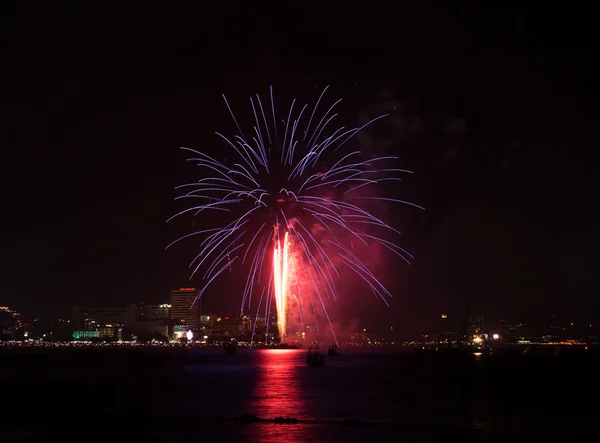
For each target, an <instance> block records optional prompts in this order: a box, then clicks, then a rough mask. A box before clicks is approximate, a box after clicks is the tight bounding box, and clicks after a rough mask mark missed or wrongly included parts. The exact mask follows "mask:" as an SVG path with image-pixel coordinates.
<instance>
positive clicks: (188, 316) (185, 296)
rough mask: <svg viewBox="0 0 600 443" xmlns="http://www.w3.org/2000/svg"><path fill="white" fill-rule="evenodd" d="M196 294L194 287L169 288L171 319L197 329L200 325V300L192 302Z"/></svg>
mask: <svg viewBox="0 0 600 443" xmlns="http://www.w3.org/2000/svg"><path fill="white" fill-rule="evenodd" d="M197 296H198V291H196V288H179V289H173V290H171V320H173V321H175V322H178V323H182V324H185V325H187V327H188V329H192V330H197V329H198V328H199V327H200V300H198V301H197V302H196V303H194V301H195V300H196V297H197Z"/></svg>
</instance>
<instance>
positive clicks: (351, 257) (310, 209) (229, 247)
mask: <svg viewBox="0 0 600 443" xmlns="http://www.w3.org/2000/svg"><path fill="white" fill-rule="evenodd" d="M326 91H327V88H325V89H324V90H323V91H322V93H321V95H320V96H319V99H318V100H317V102H316V104H315V105H314V107H312V108H309V107H308V106H307V105H304V106H303V107H302V108H300V107H298V106H296V100H293V101H292V104H291V106H290V108H289V110H287V112H286V114H285V116H286V118H285V119H283V120H281V121H278V119H277V117H276V115H277V113H276V110H275V100H274V96H273V90H272V88H270V94H269V98H268V100H266V101H263V100H262V99H261V97H260V96H259V95H256V96H255V97H253V98H251V99H250V105H251V108H252V112H253V117H254V124H253V127H252V131H251V132H250V133H248V134H246V133H245V132H244V131H243V130H242V127H241V126H240V124H239V123H238V120H237V119H236V117H235V115H234V113H233V111H232V109H231V107H230V106H229V103H228V102H227V99H226V98H225V96H223V99H224V102H225V105H226V106H227V109H228V110H229V113H230V114H231V116H232V118H233V121H234V122H235V125H236V127H237V131H238V133H237V134H235V135H233V136H231V137H227V136H225V135H223V134H221V133H218V132H217V133H216V135H217V136H218V137H219V138H220V139H221V141H222V142H223V145H224V146H225V147H227V150H228V151H229V152H230V153H232V154H233V158H231V157H228V156H226V155H223V156H222V157H217V156H215V155H207V154H206V153H204V152H201V151H199V150H195V149H190V148H187V147H183V148H181V149H182V150H184V151H187V152H188V153H189V154H190V157H189V158H188V161H190V162H195V163H196V165H197V166H198V167H199V168H200V169H201V171H202V176H201V178H200V179H199V180H198V181H196V182H193V183H186V184H183V185H181V186H178V187H177V188H176V189H178V190H181V191H183V194H182V195H180V196H178V197H177V198H176V200H184V201H186V202H189V203H190V204H188V205H187V206H186V207H185V209H183V210H182V211H180V212H178V213H176V214H175V215H173V216H172V217H171V218H170V219H169V220H167V221H170V220H172V219H174V218H176V217H180V216H183V215H186V214H193V215H194V217H196V216H204V215H207V214H211V215H212V214H215V215H216V217H211V219H210V220H214V221H213V227H212V228H206V229H202V230H197V231H194V232H191V233H188V234H186V235H184V236H183V237H180V238H178V239H177V240H175V241H174V242H172V243H171V244H170V245H168V246H167V248H169V247H171V246H172V245H173V244H175V243H177V242H179V241H181V240H184V239H188V238H193V237H198V238H200V244H199V253H198V254H197V255H196V257H195V258H194V259H193V260H192V262H191V263H190V266H189V267H190V270H191V275H190V279H191V278H192V277H194V276H197V275H199V276H200V278H201V279H202V282H203V283H202V288H201V290H200V291H199V292H198V295H197V299H199V298H200V297H202V295H203V294H204V293H205V291H206V290H207V288H208V287H209V286H210V285H211V284H212V283H213V282H214V281H215V279H217V278H218V277H219V275H221V274H223V273H224V272H225V271H226V270H230V269H231V267H232V265H233V264H234V263H238V262H239V264H242V265H243V267H245V273H244V275H245V285H244V289H243V293H242V304H241V310H242V311H243V310H244V309H245V308H246V309H250V306H251V304H252V298H253V295H254V296H255V298H258V297H256V296H257V295H258V294H260V297H259V301H258V307H257V312H259V311H260V312H263V311H262V310H264V313H265V318H266V319H268V318H269V312H270V311H271V308H272V301H273V300H274V301H275V305H276V306H275V308H276V311H277V324H278V332H279V336H280V338H281V340H284V339H285V337H286V334H287V325H286V323H287V316H288V306H289V305H290V304H291V303H292V302H293V303H294V304H295V305H297V306H298V311H299V312H298V315H299V318H300V323H301V324H302V328H303V330H304V321H303V319H302V317H303V312H304V313H305V316H306V313H311V312H312V313H313V314H314V318H315V321H316V318H317V313H316V311H317V309H318V310H320V312H321V313H322V314H323V316H324V317H325V318H326V320H327V322H328V323H329V326H330V327H331V321H330V319H329V316H328V313H327V309H326V303H327V301H328V300H329V299H335V298H336V286H335V284H336V280H337V279H338V278H339V276H340V272H342V269H343V268H346V269H348V270H350V271H352V273H354V274H356V275H357V276H359V277H360V278H361V279H362V280H363V281H364V282H365V284H366V285H367V287H368V288H370V290H371V291H372V292H373V294H375V296H376V297H378V298H380V299H381V300H383V301H384V302H385V303H386V304H388V299H389V298H391V297H392V295H391V294H390V292H389V291H388V289H387V288H386V287H385V286H384V285H383V284H382V283H381V282H380V281H379V280H378V278H377V277H376V276H375V274H374V272H372V270H370V269H369V268H368V267H367V266H366V265H365V264H364V263H363V262H362V261H361V259H360V258H359V257H358V256H357V254H356V253H355V251H354V246H353V244H354V243H356V242H359V243H362V244H364V245H369V244H371V243H378V244H380V245H381V246H383V247H384V248H386V249H388V250H389V251H391V252H392V253H394V254H396V255H398V256H399V257H401V258H402V259H403V260H404V261H406V262H407V263H410V260H411V259H412V258H413V257H412V256H411V255H410V254H409V253H408V252H407V251H405V250H404V249H403V248H401V247H400V246H398V245H397V244H396V243H395V242H394V241H391V240H388V239H387V238H384V237H389V236H388V235H384V234H383V232H384V231H387V232H388V233H389V234H392V235H398V234H399V232H398V231H397V230H396V229H395V228H393V227H392V226H390V225H389V224H388V223H387V222H386V221H384V220H382V218H380V217H377V216H375V215H373V213H372V211H369V210H368V209H367V206H365V203H366V202H368V201H369V200H382V201H386V202H395V203H401V204H408V205H411V206H415V207H417V208H421V207H420V206H417V205H415V204H413V203H410V202H407V201H404V200H398V199H395V198H390V197H385V196H378V195H375V194H373V193H369V189H371V188H373V186H374V185H376V184H378V183H381V182H384V181H398V180H400V177H399V175H400V174H402V173H411V172H410V171H408V170H405V169H398V168H392V167H389V166H386V165H388V164H389V163H390V162H393V161H395V160H397V158H396V157H390V156H384V157H375V156H372V155H370V154H369V153H368V152H362V151H360V150H354V151H352V150H351V151H348V150H347V149H346V148H347V145H348V141H349V140H350V139H351V138H352V137H353V136H355V135H356V134H357V133H359V132H360V131H361V130H362V129H364V128H365V127H367V126H368V125H371V124H373V123H374V122H376V121H378V120H380V119H382V118H384V117H386V116H387V114H384V115H381V116H378V117H377V118H375V119H373V120H370V121H369V122H367V123H366V124H364V125H362V126H360V127H356V128H351V129H346V128H344V127H335V126H334V120H335V118H336V116H337V113H335V109H336V106H337V105H338V104H339V103H340V102H341V99H340V100H337V101H336V102H335V103H333V104H332V105H331V106H329V107H328V108H325V107H324V109H326V111H325V112H324V113H323V114H321V117H320V118H319V117H317V115H319V112H320V109H319V108H320V105H321V102H322V100H323V97H324V95H325V92H326ZM225 158H229V159H228V160H225ZM421 209H423V208H421ZM208 221H209V219H208V218H207V217H204V218H203V224H205V223H206V222H208ZM372 227H377V229H376V232H375V233H374V232H372V231H373V229H369V228H372ZM271 248H272V251H273V252H272V255H271V254H270V253H269V252H268V251H269V250H270V249H271ZM270 256H271V257H272V262H271V263H269V257H270ZM269 265H270V269H269ZM255 324H256V323H255ZM316 327H317V330H318V324H316ZM267 328H268V320H267ZM331 332H332V333H333V337H334V340H335V332H334V331H333V327H331ZM267 335H268V332H267Z"/></svg>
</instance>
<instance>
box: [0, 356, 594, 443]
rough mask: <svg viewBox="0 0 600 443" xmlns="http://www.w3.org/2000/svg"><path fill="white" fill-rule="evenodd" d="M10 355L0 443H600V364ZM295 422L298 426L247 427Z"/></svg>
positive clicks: (1, 369) (0, 371) (3, 362)
mask: <svg viewBox="0 0 600 443" xmlns="http://www.w3.org/2000/svg"><path fill="white" fill-rule="evenodd" d="M304 358H305V351H302V350H260V351H259V350H255V351H248V350H239V351H238V354H236V355H225V354H223V353H222V352H219V351H209V350H179V351H167V350H148V351H146V350H139V349H135V350H127V349H120V350H110V351H109V350H102V349H98V350H61V349H50V350H28V351H25V350H20V351H5V350H0V381H1V391H0V406H1V408H2V409H1V412H0V417H1V418H0V421H2V426H1V427H0V441H19V442H25V441H80V442H84V441H86V442H87V441H90V442H91V441H93V442H117V441H167V442H191V441H197V442H200V441H212V442H229V441H233V442H237V441H240V442H241V441H247V442H311V441H336V442H337V441H339V442H346V443H350V442H383V441H407V440H408V441H419V442H423V441H439V440H440V439H441V438H452V439H453V441H505V440H506V439H507V438H514V437H529V438H530V439H531V438H532V437H537V438H541V437H543V438H545V440H546V441H547V440H548V439H550V440H552V441H554V440H556V441H559V440H562V439H564V437H575V438H578V439H580V438H594V439H595V438H597V437H598V436H600V432H599V431H598V430H597V426H598V425H597V424H596V423H597V422H598V417H599V416H600V406H599V404H600V402H599V400H600V398H599V397H598V394H599V393H600V392H599V376H600V360H599V358H598V356H597V355H596V356H595V355H590V354H589V353H588V354H586V355H572V356H568V355H559V356H558V357H555V358H554V357H547V356H543V357H537V358H527V357H523V356H509V355H491V356H472V355H470V356H462V357H441V356H437V357H433V356H417V355H414V354H413V353H410V352H397V351H375V350H363V351H351V350H347V351H342V353H341V354H340V355H339V356H335V357H329V356H326V365H325V367H324V368H310V367H307V366H306V364H305V363H304ZM244 414H249V415H253V416H256V417H260V418H265V419H272V418H276V417H280V416H283V417H293V418H295V419H297V420H298V422H297V423H289V424H288V423H283V424H280V423H273V422H268V421H265V422H257V423H244V422H243V420H240V418H241V417H242V416H243V415H244Z"/></svg>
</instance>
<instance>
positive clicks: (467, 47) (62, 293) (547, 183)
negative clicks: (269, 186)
mask: <svg viewBox="0 0 600 443" xmlns="http://www.w3.org/2000/svg"><path fill="white" fill-rule="evenodd" d="M242 3H246V5H242ZM250 3H252V4H254V5H256V4H261V5H263V6H260V7H257V6H250V5H249V4H250ZM276 3H278V2H217V3H216V4H210V8H209V7H208V6H203V7H197V8H194V9H184V8H182V9H161V8H120V9H109V8H108V7H99V8H98V9H96V10H91V9H77V8H76V5H75V4H74V3H64V4H63V6H59V4H58V3H56V2H53V3H48V4H46V3H43V4H42V3H40V5H44V6H40V5H37V6H35V7H34V6H32V4H29V5H26V4H25V3H24V2H18V5H17V2H14V3H13V4H10V3H7V4H3V7H2V9H3V14H2V16H3V22H4V23H3V26H2V32H3V34H4V35H3V39H2V45H3V47H2V66H3V69H2V71H3V74H4V75H3V77H4V80H3V86H4V88H3V104H4V107H5V112H4V113H3V114H4V117H3V118H2V123H3V125H4V128H5V130H4V131H2V132H3V134H4V135H6V137H7V138H6V140H5V142H4V143H3V149H2V157H1V161H0V184H1V186H0V192H1V197H2V203H3V204H2V214H1V217H0V220H1V223H2V230H1V232H2V247H1V249H0V251H1V253H0V264H1V266H0V305H9V306H11V307H14V308H16V309H18V310H21V311H23V312H24V313H25V314H26V315H45V314H52V315H54V314H61V313H64V312H68V309H69V307H70V305H71V304H77V303H79V304H94V305H121V304H126V303H130V302H138V301H142V300H143V301H146V302H162V301H164V300H166V299H167V295H168V290H169V289H170V288H171V287H179V286H181V285H185V286H187V285H188V283H187V277H188V273H187V264H188V262H189V259H190V254H192V252H193V246H194V245H193V244H189V245H188V246H187V247H188V248H190V249H189V251H188V253H187V254H182V251H183V250H182V249H177V250H175V251H167V252H165V251H164V248H165V246H166V245H167V244H168V243H169V242H170V241H172V240H174V239H175V238H176V237H177V236H179V235H181V234H182V232H174V231H173V230H172V229H171V227H170V226H169V225H166V224H165V220H166V219H167V218H169V216H170V215H172V213H173V211H174V210H175V205H174V203H173V198H174V197H175V196H176V194H175V191H174V190H173V188H174V187H175V186H176V185H178V184H180V183H183V182H185V181H187V180H186V178H191V177H186V176H185V174H186V172H185V170H186V169H185V162H184V161H183V160H184V157H183V155H182V153H181V152H180V151H179V147H180V146H189V147H192V148H197V149H203V148H204V147H206V146H211V145H217V144H218V139H217V137H216V136H214V134H213V133H214V131H230V132H231V131H232V130H233V128H232V124H231V121H230V118H229V116H228V114H227V109H226V108H225V107H224V105H223V103H222V101H221V93H225V94H226V95H227V96H228V97H230V99H231V102H232V104H233V105H234V106H235V107H236V112H237V113H238V114H242V115H244V113H246V115H249V114H250V108H249V107H248V101H247V99H248V97H249V96H251V95H253V94H254V93H256V92H261V93H263V94H264V93H266V91H268V87H269V85H273V86H274V88H275V91H276V93H278V94H279V97H280V99H281V101H282V102H285V101H287V100H288V99H289V100H291V98H293V97H295V96H296V95H295V94H300V95H302V98H306V100H305V101H309V102H313V101H314V99H316V97H317V95H316V94H317V92H318V91H319V90H320V89H319V88H323V87H324V86H325V85H331V89H332V92H333V93H334V94H335V95H338V96H340V97H343V98H344V99H345V100H347V104H346V106H345V107H344V112H345V113H346V114H347V115H348V116H349V117H348V118H355V119H358V118H360V117H361V116H364V115H372V114H373V113H377V112H378V109H379V108H381V107H382V106H383V107H385V106H388V107H389V106H396V107H397V108H398V109H399V110H400V115H399V116H397V117H398V118H399V119H400V123H399V124H398V128H399V129H398V132H396V133H394V132H389V131H388V132H386V131H384V130H381V132H380V133H378V131H377V129H373V130H372V131H371V132H369V133H366V134H365V137H366V140H367V141H370V142H371V143H373V144H374V146H378V144H379V145H385V143H386V141H387V142H389V143H388V144H389V145H390V146H392V148H390V147H389V146H388V147H387V148H385V149H388V150H390V149H392V150H394V151H395V152H396V154H397V155H399V156H400V159H401V162H402V165H403V166H404V167H407V168H409V169H412V170H414V172H415V174H414V176H412V177H411V178H410V179H409V180H407V181H405V182H402V183H403V184H402V186H406V193H407V195H408V196H410V198H411V200H413V201H415V202H417V203H419V204H421V205H423V206H425V207H426V208H427V210H426V211H425V212H420V211H417V210H406V209H403V210H402V212H401V214H402V218H401V220H400V223H399V224H400V226H401V228H402V230H403V233H404V234H405V235H404V238H403V242H404V243H403V245H404V246H406V247H407V249H409V250H410V251H411V252H412V253H413V255H415V256H416V260H415V262H414V264H413V265H412V267H408V266H406V267H404V268H403V269H401V270H399V271H398V272H397V273H395V274H397V279H396V281H395V282H394V283H393V287H394V291H395V295H396V298H395V300H394V305H393V307H392V308H391V309H385V308H383V307H382V305H377V304H376V303H375V302H374V300H373V298H372V297H369V298H367V299H365V300H364V301H362V300H361V301H358V302H357V301H356V300H355V299H352V300H351V302H352V304H355V305H357V306H360V307H361V309H363V308H364V309H367V312H369V313H371V314H370V315H371V316H372V317H373V318H374V317H375V316H376V315H379V316H384V317H386V318H393V319H396V321H402V322H405V323H406V324H409V323H410V321H414V322H418V321H420V320H418V319H422V318H426V317H427V316H430V315H431V314H432V312H434V314H435V313H437V312H439V311H440V310H443V309H445V308H444V306H445V305H447V304H448V303H458V304H461V306H470V307H471V310H472V311H476V312H478V313H481V314H482V315H484V316H487V317H488V318H507V319H511V320H522V319H526V320H530V319H534V318H545V317H548V316H550V315H553V314H556V315H558V314H560V315H561V316H563V317H567V316H572V317H574V318H586V317H590V316H592V317H594V316H595V317H596V319H597V318H598V314H600V310H599V309H598V308H599V307H600V302H599V301H598V300H599V298H598V291H597V288H598V284H597V282H596V272H597V269H598V268H599V264H600V263H599V260H598V257H597V255H598V252H597V251H598V246H600V242H599V235H598V229H597V227H598V225H599V221H600V220H599V219H598V214H597V210H596V208H597V207H598V203H599V202H598V192H597V190H598V189H600V188H599V186H598V185H599V183H598V178H597V168H598V165H599V162H598V154H597V147H598V143H597V141H598V140H597V138H598V137H597V133H598V131H597V130H596V129H595V128H594V125H595V124H597V121H598V120H597V114H598V112H597V101H596V100H595V98H596V97H597V96H598V94H597V93H598V87H597V80H596V79H595V78H594V72H595V71H594V69H593V59H594V56H595V51H596V48H595V47H594V46H593V41H594V39H593V29H594V26H593V23H592V22H591V20H592V18H591V17H590V15H591V14H589V12H586V11H584V10H582V11H579V12H577V11H571V12H568V13H567V11H565V10H564V9H560V10H559V9H556V10H552V9H548V5H547V4H544V5H542V6H539V7H536V8H531V9H524V8H522V9H510V8H503V9H501V10H498V9H491V8H490V9H479V8H474V7H447V8H441V9H431V10H424V9H422V10H409V9H404V8H403V7H400V6H393V8H394V9H389V8H392V6H389V5H391V4H390V3H381V4H380V6H378V7H375V4H376V3H377V2H367V3H365V4H360V7H358V6H357V7H349V6H347V5H346V4H345V3H344V4H343V6H340V7H332V6H324V5H323V3H321V2H319V3H317V2H315V3H311V2H299V3H298V2H283V3H289V4H290V5H292V4H293V6H273V5H275V4H276ZM471 3H472V2H471ZM267 5H270V6H267ZM82 8H83V7H82ZM348 106H349V107H348ZM206 149H208V148H206ZM192 257H193V255H192ZM198 284H199V283H196V285H198ZM340 298H341V299H342V303H343V297H340ZM207 303H209V304H210V302H209V301H207ZM213 303H216V302H214V301H213ZM557 313H558V314H557ZM435 315H436V316H437V314H435ZM363 320H365V319H363ZM366 321H368V319H366Z"/></svg>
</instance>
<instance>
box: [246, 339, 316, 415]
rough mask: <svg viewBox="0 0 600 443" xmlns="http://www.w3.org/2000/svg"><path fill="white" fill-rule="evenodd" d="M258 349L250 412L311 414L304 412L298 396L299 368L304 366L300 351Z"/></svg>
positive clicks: (300, 390) (299, 391) (299, 383)
mask: <svg viewBox="0 0 600 443" xmlns="http://www.w3.org/2000/svg"><path fill="white" fill-rule="evenodd" d="M259 352H260V361H259V375H258V380H257V382H256V385H255V387H254V392H253V397H254V398H253V401H252V411H254V412H253V414H254V415H257V416H259V417H261V418H275V417H282V416H283V417H294V418H297V419H307V418H312V417H308V416H307V415H306V411H305V408H304V401H303V398H302V395H303V392H302V383H301V380H300V370H301V369H306V368H305V366H306V364H304V359H303V357H304V353H303V352H302V351H300V350H295V349H264V350H261V351H259Z"/></svg>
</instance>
